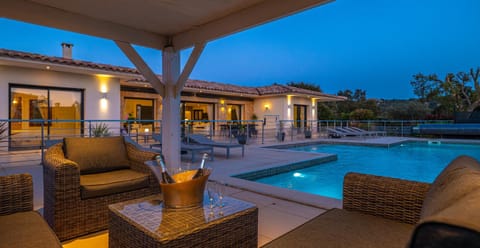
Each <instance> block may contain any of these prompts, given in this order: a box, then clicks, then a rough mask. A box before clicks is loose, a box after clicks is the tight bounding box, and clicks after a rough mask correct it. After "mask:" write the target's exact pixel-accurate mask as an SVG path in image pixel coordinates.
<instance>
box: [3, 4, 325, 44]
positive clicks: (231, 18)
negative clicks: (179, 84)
mask: <svg viewBox="0 0 480 248" xmlns="http://www.w3.org/2000/svg"><path fill="white" fill-rule="evenodd" d="M331 1H333V0H227V1H225V0H175V1H172V0H156V1H151V0H136V1H127V0H102V1H98V0H78V1H65V0H2V7H1V8H0V15H1V16H2V17H6V18H10V19H14V20H19V21H24V22H29V23H34V24H39V25H43V26H48V27H53V28H58V29H63V30H68V31H73V32H77V33H83V34H87V35H92V36H97V37H103V38H106V39H111V40H116V41H123V42H127V43H132V44H137V45H141V46H145V47H151V48H156V49H163V48H164V47H166V46H173V47H174V48H175V49H177V50H181V49H185V48H188V47H192V46H193V45H194V44H197V43H201V42H208V41H211V40H214V39H218V38H220V37H223V36H226V35H229V34H233V33H236V32H239V31H242V30H245V29H248V28H251V27H254V26H257V25H260V24H264V23H267V22H270V21H273V20H276V19H279V18H282V17H285V16H288V15H292V14H295V13H298V12H301V11H303V10H306V9H309V8H313V7H317V6H319V5H322V4H325V3H328V2H331Z"/></svg>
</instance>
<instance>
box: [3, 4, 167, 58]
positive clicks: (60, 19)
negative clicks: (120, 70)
mask: <svg viewBox="0 0 480 248" xmlns="http://www.w3.org/2000/svg"><path fill="white" fill-rule="evenodd" d="M92 8H94V6H92ZM19 10H21V11H19ZM0 16H1V17H5V18H10V19H14V20H19V21H24V22H29V23H34V24H37V25H43V26H48V27H52V28H58V29H63V30H68V31H72V32H78V33H83V34H87V35H93V36H97V37H102V38H106V39H110V40H118V41H125V42H128V43H132V44H137V45H141V46H146V47H151V48H156V49H159V50H161V49H162V48H163V47H164V46H165V45H166V41H167V38H166V37H165V36H161V35H158V34H154V33H150V32H146V31H142V30H139V29H134V28H131V27H128V26H124V25H120V24H115V23H112V22H107V21H104V20H99V19H94V18H91V17H88V16H84V15H79V14H75V13H72V12H67V11H64V10H61V9H57V8H53V7H49V6H45V5H41V4H37V3H34V2H31V1H24V0H2V1H1V7H0ZM139 18H141V17H139Z"/></svg>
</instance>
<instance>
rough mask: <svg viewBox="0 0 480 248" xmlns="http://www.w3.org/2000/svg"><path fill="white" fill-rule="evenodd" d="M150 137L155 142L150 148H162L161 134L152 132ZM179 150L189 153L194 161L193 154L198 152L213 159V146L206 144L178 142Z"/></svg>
mask: <svg viewBox="0 0 480 248" xmlns="http://www.w3.org/2000/svg"><path fill="white" fill-rule="evenodd" d="M152 139H153V140H155V141H156V142H157V143H155V144H151V145H150V149H156V150H160V151H161V150H162V135H161V134H152ZM180 151H181V153H182V154H184V153H190V154H191V155H192V158H191V161H192V162H193V161H195V154H196V153H200V152H206V153H208V155H209V157H210V160H211V161H213V159H214V154H213V147H212V146H208V145H197V144H185V143H183V142H182V143H180Z"/></svg>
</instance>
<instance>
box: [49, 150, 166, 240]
mask: <svg viewBox="0 0 480 248" xmlns="http://www.w3.org/2000/svg"><path fill="white" fill-rule="evenodd" d="M126 146H127V153H128V157H129V160H130V168H131V169H133V170H136V171H140V172H144V173H149V174H150V186H149V187H148V188H143V189H139V190H134V191H128V192H123V193H120V194H113V195H108V196H103V197H96V198H91V199H86V200H83V199H82V198H81V197H80V171H79V168H78V165H77V164H76V163H75V162H74V161H71V160H68V159H66V158H65V156H64V153H63V143H59V144H56V145H54V146H52V147H50V148H49V149H48V150H47V151H46V153H45V162H44V167H43V179H44V217H45V219H46V221H47V222H48V224H49V225H50V226H51V227H52V229H53V230H54V231H55V233H56V234H57V236H58V238H59V239H60V240H67V239H71V238H74V237H78V236H82V235H85V234H88V233H92V232H96V231H99V230H104V229H107V227H108V205H109V204H113V203H117V202H122V201H126V200H130V199H136V198H139V197H144V196H147V195H152V194H158V193H160V187H159V184H158V181H157V179H156V177H155V176H154V175H153V174H152V173H151V171H150V169H149V168H148V167H146V166H145V165H144V162H145V161H147V160H152V159H153V158H154V156H155V155H156V153H153V152H149V151H142V150H138V149H137V148H135V146H134V145H132V144H129V143H126ZM86 156H88V154H86Z"/></svg>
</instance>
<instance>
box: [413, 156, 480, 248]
mask: <svg viewBox="0 0 480 248" xmlns="http://www.w3.org/2000/svg"><path fill="white" fill-rule="evenodd" d="M479 206H480V164H479V163H478V161H476V160H475V159H473V158H471V157H467V156H460V157H458V158H456V159H455V160H453V161H452V162H451V163H450V164H449V165H448V166H447V167H446V168H445V169H444V170H443V172H442V173H440V175H438V177H437V178H436V179H435V181H434V182H433V183H432V186H431V187H430V189H429V192H428V193H427V196H426V198H425V200H424V203H423V208H422V212H421V216H420V222H419V223H418V225H417V226H416V227H415V230H414V233H413V235H412V238H411V240H410V245H409V247H452V248H453V247H480V243H479V242H480V209H479Z"/></svg>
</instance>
